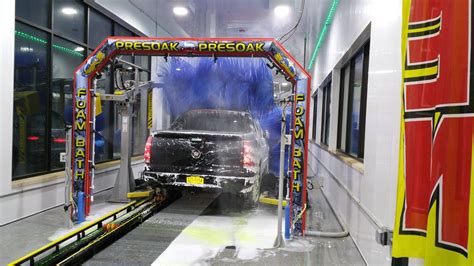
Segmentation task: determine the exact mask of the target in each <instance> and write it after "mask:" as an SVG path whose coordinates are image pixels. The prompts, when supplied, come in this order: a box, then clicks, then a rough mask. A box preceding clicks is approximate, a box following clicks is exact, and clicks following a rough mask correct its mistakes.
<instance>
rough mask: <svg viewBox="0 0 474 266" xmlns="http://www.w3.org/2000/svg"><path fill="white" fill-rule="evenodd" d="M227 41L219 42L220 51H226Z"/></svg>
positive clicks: (218, 48) (218, 49)
mask: <svg viewBox="0 0 474 266" xmlns="http://www.w3.org/2000/svg"><path fill="white" fill-rule="evenodd" d="M226 45H227V44H226V43H219V44H217V51H218V52H224V51H225V50H226Z"/></svg>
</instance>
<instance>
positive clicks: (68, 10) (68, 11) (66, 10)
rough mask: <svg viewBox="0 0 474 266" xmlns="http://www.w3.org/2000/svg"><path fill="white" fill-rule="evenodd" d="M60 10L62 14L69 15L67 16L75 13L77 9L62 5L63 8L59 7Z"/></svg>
mask: <svg viewBox="0 0 474 266" xmlns="http://www.w3.org/2000/svg"><path fill="white" fill-rule="evenodd" d="M61 12H63V14H65V15H69V16H72V15H76V14H77V10H76V9H75V8H72V7H64V8H63V9H61Z"/></svg>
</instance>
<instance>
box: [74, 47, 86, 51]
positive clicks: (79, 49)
mask: <svg viewBox="0 0 474 266" xmlns="http://www.w3.org/2000/svg"><path fill="white" fill-rule="evenodd" d="M74 51H76V52H83V51H84V47H81V46H78V47H76V48H74Z"/></svg>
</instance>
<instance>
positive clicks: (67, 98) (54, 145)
mask: <svg viewBox="0 0 474 266" xmlns="http://www.w3.org/2000/svg"><path fill="white" fill-rule="evenodd" d="M84 53H85V48H84V47H82V46H79V45H77V44H74V43H72V42H69V41H66V40H64V39H61V38H59V37H53V64H52V72H53V80H52V94H51V97H50V99H51V113H50V116H51V118H50V119H51V139H50V147H51V152H50V155H49V156H50V161H51V169H52V170H55V169H61V168H63V167H64V163H62V162H60V161H59V156H60V153H61V152H64V151H65V148H66V147H65V143H66V132H65V130H64V128H65V124H66V123H65V121H66V120H65V117H64V110H65V109H66V107H67V106H72V86H73V73H74V69H75V68H76V67H77V66H78V65H80V64H81V63H82V61H83V60H84V58H85V57H84ZM67 120H70V119H67Z"/></svg>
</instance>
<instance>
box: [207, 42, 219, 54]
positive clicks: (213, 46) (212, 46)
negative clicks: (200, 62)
mask: <svg viewBox="0 0 474 266" xmlns="http://www.w3.org/2000/svg"><path fill="white" fill-rule="evenodd" d="M216 47H217V44H215V43H209V44H207V50H208V51H209V52H216Z"/></svg>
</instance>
